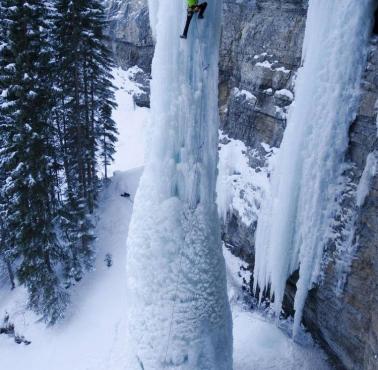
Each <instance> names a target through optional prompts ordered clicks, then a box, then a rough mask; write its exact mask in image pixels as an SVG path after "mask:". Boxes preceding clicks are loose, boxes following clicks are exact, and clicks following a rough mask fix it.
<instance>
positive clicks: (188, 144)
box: [125, 0, 232, 370]
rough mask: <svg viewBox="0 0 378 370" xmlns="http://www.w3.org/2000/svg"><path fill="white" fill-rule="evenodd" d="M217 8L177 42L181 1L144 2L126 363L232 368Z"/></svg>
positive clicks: (207, 369)
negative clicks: (149, 44)
mask: <svg viewBox="0 0 378 370" xmlns="http://www.w3.org/2000/svg"><path fill="white" fill-rule="evenodd" d="M150 5H152V4H150ZM221 6H222V4H221V1H215V0H213V1H209V6H208V8H207V11H206V15H205V19H204V20H197V17H194V19H193V21H192V25H191V29H190V32H189V35H188V39H187V40H181V39H180V38H179V35H180V33H181V32H182V28H183V26H184V23H185V18H186V9H185V2H184V1H175V2H172V1H169V0H159V1H157V0H155V1H154V2H153V8H151V13H152V14H151V19H152V20H153V29H154V33H155V35H156V40H157V43H156V49H155V56H154V60H153V65H152V85H151V123H150V125H149V126H148V128H147V142H146V149H147V152H146V164H145V170H144V173H143V176H142V178H141V182H140V187H139V190H138V193H137V195H136V199H135V208H134V213H133V218H132V221H131V225H130V233H129V238H128V255H127V292H128V293H127V301H128V337H127V340H128V345H127V348H125V350H126V351H127V353H128V362H127V363H128V369H130V370H134V369H135V370H137V369H138V370H139V369H141V368H144V369H148V370H152V369H163V368H164V369H169V368H172V369H173V368H174V369H193V370H198V369H201V370H212V369H214V370H222V369H224V370H226V369H231V368H232V333H231V315H230V309H229V304H228V300H227V292H226V273H225V264H224V259H223V255H222V250H221V243H220V230H219V220H218V215H217V208H216V203H215V187H216V175H217V160H218V154H217V147H218V123H219V117H218V94H217V91H218V53H219V38H220V16H221Z"/></svg>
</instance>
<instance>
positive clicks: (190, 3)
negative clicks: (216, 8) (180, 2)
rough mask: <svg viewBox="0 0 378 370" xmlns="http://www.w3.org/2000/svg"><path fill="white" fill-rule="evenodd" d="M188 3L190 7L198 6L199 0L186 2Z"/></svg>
mask: <svg viewBox="0 0 378 370" xmlns="http://www.w3.org/2000/svg"><path fill="white" fill-rule="evenodd" d="M186 1H187V3H188V6H189V7H191V6H196V5H198V0H186Z"/></svg>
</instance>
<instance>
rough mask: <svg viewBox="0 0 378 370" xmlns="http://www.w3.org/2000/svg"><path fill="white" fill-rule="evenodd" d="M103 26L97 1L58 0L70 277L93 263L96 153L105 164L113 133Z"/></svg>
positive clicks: (111, 93) (56, 33)
mask: <svg viewBox="0 0 378 370" xmlns="http://www.w3.org/2000/svg"><path fill="white" fill-rule="evenodd" d="M104 27H105V14H104V9H103V7H102V5H101V3H100V2H99V1H94V0H72V1H67V0H57V3H56V21H55V30H54V36H55V49H56V51H57V53H56V58H57V63H56V65H57V71H56V75H57V86H58V90H59V94H58V95H59V97H58V99H57V100H58V102H59V108H58V109H57V112H58V113H57V127H58V131H59V133H60V138H61V143H62V148H63V150H62V152H63V158H64V160H63V162H64V168H65V175H66V180H67V192H66V197H65V199H66V205H65V215H66V218H65V223H64V225H63V228H64V229H65V230H66V235H67V236H68V237H69V240H70V242H71V245H72V247H71V250H72V252H73V254H72V256H73V265H72V266H73V267H72V269H71V271H70V276H71V278H74V279H75V280H80V279H81V277H82V276H83V274H84V272H85V271H86V270H87V269H89V268H90V267H91V264H92V263H93V255H94V251H93V245H92V244H93V240H94V236H93V221H92V220H93V213H94V210H95V209H96V206H97V200H98V193H99V187H100V182H99V178H98V169H99V168H98V166H99V160H98V157H99V156H103V155H106V156H107V160H106V166H107V165H108V164H109V161H110V160H111V158H112V155H113V154H114V142H115V140H116V133H117V131H116V129H115V125H114V122H113V121H112V120H111V110H112V109H113V108H114V107H115V103H114V88H113V85H112V83H111V68H112V67H113V64H112V61H111V57H110V53H109V51H108V50H107V48H106V47H105V46H104V34H103V29H104ZM104 138H105V141H104ZM104 145H105V146H104ZM102 162H103V163H104V161H102Z"/></svg>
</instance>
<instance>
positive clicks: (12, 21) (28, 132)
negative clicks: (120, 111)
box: [0, 0, 68, 323]
mask: <svg viewBox="0 0 378 370" xmlns="http://www.w3.org/2000/svg"><path fill="white" fill-rule="evenodd" d="M2 13H3V15H2V17H3V18H4V21H5V23H6V24H8V29H7V32H6V38H5V39H6V45H3V47H2V50H1V56H0V59H1V65H0V88H1V95H2V98H3V103H2V105H1V108H0V115H1V116H2V117H3V118H2V119H1V127H0V136H1V138H2V140H3V144H4V146H3V148H2V150H1V152H0V171H1V172H2V173H3V174H5V175H6V180H5V182H4V184H3V187H2V196H3V197H4V199H5V203H4V204H6V207H4V208H5V210H4V212H3V220H5V223H6V228H7V232H8V234H9V235H10V238H9V239H10V240H11V245H13V251H14V255H15V256H16V257H17V258H18V259H19V265H18V269H17V276H18V279H19V281H20V283H21V284H24V285H25V286H26V287H27V288H28V291H29V306H30V307H31V308H32V309H33V310H34V311H36V312H37V313H39V314H41V315H43V317H44V318H45V320H47V321H49V322H51V323H53V322H55V321H56V320H57V319H59V318H60V317H61V316H62V313H63V312H64V310H65V308H66V306H67V304H68V294H67V292H66V290H65V288H64V287H63V286H62V284H61V282H60V277H59V274H60V271H61V270H62V268H65V261H66V260H67V258H66V256H65V255H64V249H62V248H61V244H60V242H59V238H58V235H57V231H56V230H57V221H56V220H57V211H58V209H59V207H58V206H57V201H56V188H55V184H56V182H55V176H54V165H55V163H56V160H55V155H56V153H55V139H54V127H53V125H52V120H51V117H50V116H51V109H52V102H53V100H52V97H51V86H52V81H51V80H50V76H51V73H50V68H51V64H50V60H51V54H50V47H49V44H48V24H47V23H46V19H47V18H48V17H47V15H48V14H47V8H46V5H45V4H44V1H41V0H29V1H24V0H7V1H3V12H2ZM4 117H5V118H4Z"/></svg>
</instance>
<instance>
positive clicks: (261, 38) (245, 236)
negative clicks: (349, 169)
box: [219, 0, 308, 260]
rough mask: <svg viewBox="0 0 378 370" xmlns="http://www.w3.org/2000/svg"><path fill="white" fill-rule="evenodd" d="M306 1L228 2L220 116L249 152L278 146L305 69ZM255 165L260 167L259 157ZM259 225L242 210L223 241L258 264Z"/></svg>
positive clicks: (228, 224)
mask: <svg viewBox="0 0 378 370" xmlns="http://www.w3.org/2000/svg"><path fill="white" fill-rule="evenodd" d="M307 5H308V4H307V1H306V0H292V1H283V0H282V1H277V0H257V1H246V0H245V1H236V0H225V1H224V16H223V22H224V25H223V33H222V42H221V51H220V85H219V92H220V113H221V128H222V130H223V132H224V133H225V134H227V135H228V136H229V137H231V138H234V139H239V140H242V141H243V142H244V143H245V144H246V145H247V146H248V147H249V148H251V149H255V150H257V151H259V153H260V155H261V157H263V156H264V154H265V150H264V148H263V147H262V146H261V144H262V143H265V144H268V145H269V146H274V147H279V145H280V143H281V140H282V135H283V132H284V130H285V127H286V115H287V112H288V108H289V106H290V104H291V102H292V100H293V98H294V95H293V93H294V84H293V81H294V79H295V75H296V72H297V70H298V68H299V67H300V64H301V57H302V44H303V37H304V30H305V23H306V14H307ZM250 162H251V164H252V166H254V165H256V166H257V167H258V166H261V165H262V163H261V162H262V161H260V162H256V156H255V157H254V158H252V157H251V158H250ZM255 229H256V225H255V224H251V225H250V226H248V227H246V226H245V225H244V224H243V223H242V222H241V220H240V217H239V215H238V213H237V211H234V212H232V213H230V214H229V216H228V222H226V224H225V225H224V230H223V231H224V233H223V234H224V240H225V241H226V242H227V243H228V244H230V245H233V246H234V247H235V248H236V249H237V250H238V251H239V252H238V253H239V254H240V255H244V256H245V255H247V254H248V253H249V254H251V256H249V258H248V260H251V259H253V254H254V232H255Z"/></svg>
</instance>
